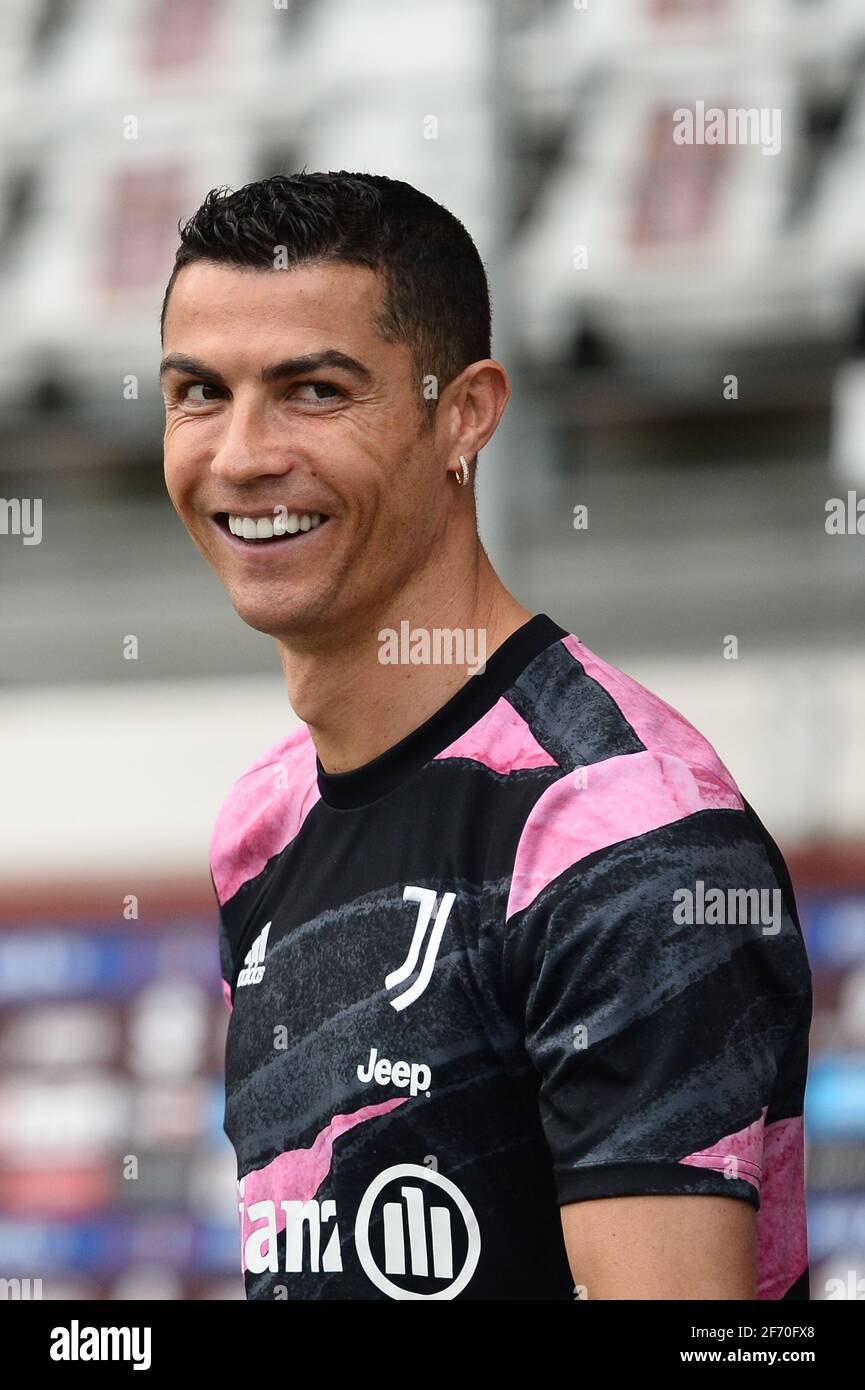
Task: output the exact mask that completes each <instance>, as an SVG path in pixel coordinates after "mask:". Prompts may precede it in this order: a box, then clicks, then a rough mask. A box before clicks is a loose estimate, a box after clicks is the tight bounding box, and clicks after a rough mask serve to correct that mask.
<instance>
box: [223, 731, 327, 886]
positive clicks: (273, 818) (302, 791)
mask: <svg viewBox="0 0 865 1390" xmlns="http://www.w3.org/2000/svg"><path fill="white" fill-rule="evenodd" d="M317 800H318V786H317V780H316V766H315V745H314V744H313V742H312V739H311V737H310V734H309V730H308V729H307V727H306V725H305V724H301V725H299V726H298V727H297V728H296V729H292V731H291V733H290V734H288V735H287V736H286V737H285V738H282V739H280V740H279V742H278V743H275V744H273V745H272V746H271V747H270V748H268V749H266V750H265V752H263V753H262V754H261V755H260V757H258V758H257V759H256V760H255V762H254V763H252V765H251V766H250V767H248V768H247V769H246V771H245V772H244V773H242V774H241V776H240V777H238V778H237V779H236V781H235V782H233V783H232V785H231V787H230V789H229V791H228V794H227V796H226V797H225V798H224V800H223V802H222V804H221V806H220V808H219V811H218V812H217V815H216V820H215V822H214V826H213V833H212V835H211V839H210V868H211V873H212V874H213V882H214V886H215V888H216V894H217V898H218V899H219V902H220V903H225V902H226V901H227V900H228V899H229V898H231V897H233V896H234V894H235V893H236V892H237V890H238V888H240V887H241V886H242V884H243V883H245V882H247V881H248V880H249V879H250V878H253V877H255V876H256V874H258V873H260V872H261V870H262V869H263V868H264V866H265V864H266V863H267V861H268V860H269V859H270V858H272V856H273V855H274V854H277V853H278V852H279V851H280V850H281V849H283V848H284V847H285V845H286V844H288V843H289V842H290V841H291V840H292V839H293V838H294V837H295V835H296V834H297V832H298V830H299V829H300V827H301V825H302V824H303V821H304V819H305V817H306V815H307V814H308V812H309V810H310V809H311V808H312V806H313V805H314V804H315V802H316V801H317Z"/></svg>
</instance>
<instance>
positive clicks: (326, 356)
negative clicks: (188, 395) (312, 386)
mask: <svg viewBox="0 0 865 1390" xmlns="http://www.w3.org/2000/svg"><path fill="white" fill-rule="evenodd" d="M322 367H336V368H338V369H339V370H340V371H343V372H348V373H349V374H350V375H351V376H354V377H356V378H357V380H358V381H359V382H360V383H361V384H363V385H365V386H369V385H370V384H371V382H372V379H373V378H372V372H371V371H370V370H369V368H368V367H365V366H364V365H363V363H362V362H358V361H357V359H356V358H355V357H349V355H348V354H347V353H345V352H340V351H339V350H338V349H337V348H325V349H324V350H323V351H322V352H308V353H306V355H305V356H303V357H287V358H285V360H284V361H283V362H275V363H274V364H273V365H272V366H270V367H265V368H263V370H262V372H261V380H262V381H263V382H264V383H265V384H268V385H269V384H271V383H273V382H275V381H285V380H286V379H287V378H288V377H297V376H304V375H305V374H306V373H307V372H317V371H319V370H320V369H321V368H322ZM166 372H185V373H186V374H187V375H188V376H196V377H199V378H200V380H201V381H209V382H212V383H213V384H214V385H218V386H223V385H224V384H225V383H224V381H223V379H222V377H221V376H220V374H219V372H217V371H214V369H213V368H212V367H208V366H207V365H206V364H205V363H204V362H196V360H195V358H194V357H186V356H184V354H183V353H181V352H170V353H169V354H168V356H167V357H163V359H162V361H161V363H160V364H159V375H160V377H163V376H165V374H166Z"/></svg>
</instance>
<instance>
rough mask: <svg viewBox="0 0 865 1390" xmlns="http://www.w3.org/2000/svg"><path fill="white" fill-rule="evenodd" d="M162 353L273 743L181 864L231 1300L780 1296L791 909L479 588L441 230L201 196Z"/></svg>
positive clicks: (390, 208)
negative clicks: (223, 1158) (232, 1189)
mask: <svg viewBox="0 0 865 1390" xmlns="http://www.w3.org/2000/svg"><path fill="white" fill-rule="evenodd" d="M163 326H164V334H163V346H164V351H165V357H164V360H163V364H162V377H163V386H164V393H165V401H166V431H165V470H166V480H167V485H168V489H169V492H170V495H171V498H172V501H173V503H174V506H175V507H176V509H177V511H178V513H179V515H180V517H181V519H182V520H183V522H184V523H185V525H186V527H187V528H188V530H189V532H190V534H191V536H192V538H193V540H194V542H195V544H196V545H197V546H198V548H199V550H200V551H201V553H202V554H203V556H204V558H205V559H206V560H207V562H208V563H209V564H210V565H211V566H212V568H213V569H214V571H215V572H216V574H217V576H218V577H219V578H220V580H221V581H222V582H223V584H224V585H225V587H226V589H227V590H228V593H229V596H230V598H231V601H232V603H233V605H234V607H235V609H236V610H237V612H238V613H239V615H240V616H241V617H242V618H243V620H244V621H245V622H246V623H248V624H249V625H250V626H251V627H254V628H256V629H257V630H259V631H261V632H265V633H268V634H269V635H270V636H272V637H273V638H274V640H275V642H276V645H277V650H278V652H279V655H280V659H281V663H282V667H283V670H284V673H285V680H286V686H287V689H288V695H289V699H290V702H291V705H292V707H293V709H294V711H295V712H296V714H297V715H298V716H299V718H300V719H301V720H302V721H303V724H302V726H301V727H300V728H299V729H294V730H293V731H292V732H291V733H289V734H288V736H287V737H285V738H284V739H282V740H281V741H280V742H279V743H278V744H277V745H276V746H275V747H274V748H271V749H269V750H267V751H266V752H263V754H262V756H261V757H260V758H259V759H258V761H257V762H256V763H255V764H254V765H253V766H252V767H251V768H250V769H249V770H248V771H247V772H246V773H245V774H244V775H243V776H242V777H240V778H239V780H238V781H237V782H236V783H235V785H234V786H233V787H232V788H231V790H230V792H229V793H228V796H227V799H226V801H225V803H224V805H223V807H222V809H221V811H220V813H219V816H218V818H217V822H216V827H215V830H214V835H213V842H212V847H211V871H212V877H213V882H214V887H215V891H216V895H217V899H218V903H219V909H220V924H221V930H220V942H221V960H222V972H223V977H224V985H225V992H226V996H227V1000H228V1003H229V1006H230V1007H231V1008H232V1014H231V1018H230V1023H229V1029H228V1038H227V1047H226V1111H225V1128H226V1132H227V1134H228V1136H229V1137H230V1139H231V1141H232V1143H233V1145H234V1147H235V1150H236V1153H237V1162H238V1193H239V1199H238V1207H239V1215H240V1226H241V1250H242V1265H243V1269H244V1277H245V1285H246V1293H247V1297H248V1298H251V1299H262V1298H278V1299H279V1298H286V1299H377V1298H393V1299H414V1298H439V1299H452V1298H469V1299H479V1298H481V1299H573V1298H574V1297H575V1296H577V1297H589V1298H598V1299H619V1298H621V1299H679V1298H685V1299H710V1298H723V1299H750V1298H755V1297H758V1298H764V1299H781V1298H785V1297H793V1298H807V1297H808V1274H807V1249H806V1237H805V1218H804V1202H803V1175H802V1152H803V1137H802V1101H803V1090H804V1083H805V1071H806V1062H807V1040H808V1025H809V1020H810V1013H811V995H810V977H809V971H808V964H807V959H806V955H805V951H804V947H803V944H802V936H801V931H800V927H799V923H798V918H797V915H796V906H795V903H794V899H793V893H792V889H791V886H790V880H789V877H788V874H787V871H786V868H785V866H784V863H783V860H782V858H781V856H780V853H779V851H778V849H777V847H776V846H775V844H774V842H773V841H772V840H771V839H770V837H769V835H768V834H767V832H766V831H765V830H764V829H763V827H762V825H761V823H760V822H759V820H758V819H757V817H756V815H755V814H754V812H753V811H752V809H751V807H750V806H749V805H748V804H747V802H746V801H745V800H744V798H743V796H742V794H741V793H740V791H739V789H738V788H737V786H736V783H735V782H734V780H733V778H732V776H731V775H730V773H729V772H728V770H727V769H726V768H725V767H724V765H723V764H722V763H721V762H720V760H719V758H718V756H717V754H716V753H715V751H714V749H713V748H712V747H711V746H710V744H709V743H708V742H707V741H706V740H705V739H704V738H703V737H702V736H701V735H700V734H699V733H698V732H697V730H696V729H694V728H693V727H692V726H691V725H690V724H689V723H688V722H687V721H686V720H685V719H684V718H683V717H682V716H681V715H679V714H678V713H677V712H676V711H675V710H673V709H672V708H671V707H670V706H669V705H667V704H665V703H664V702H663V701H662V700H660V699H658V698H657V697H656V696H654V695H653V694H651V693H650V692H649V691H648V690H646V689H645V688H644V687H642V686H641V685H639V684H638V683H637V682H636V681H634V680H632V679H630V678H629V677H628V676H626V675H625V674H623V673H622V672H621V671H618V670H616V669H615V668H614V667H613V666H611V665H609V664H608V663H606V662H604V661H603V660H602V659H601V658H600V657H598V656H596V655H595V654H594V653H593V652H592V651H591V650H590V649H589V648H588V647H587V646H585V645H584V644H583V643H582V642H581V641H580V639H579V638H578V637H577V636H576V635H574V634H570V633H568V632H567V630H566V629H564V628H562V627H560V626H559V625H558V624H557V623H555V622H554V621H553V620H552V619H551V618H550V617H548V616H547V615H546V614H535V615H533V614H532V613H531V612H530V610H529V609H527V608H525V607H524V606H523V605H522V604H521V603H519V601H518V600H517V599H516V598H514V597H513V596H512V595H511V594H510V593H509V592H508V591H507V590H506V589H505V587H504V586H503V584H502V583H501V582H500V580H499V579H498V577H497V576H496V574H495V572H494V571H493V569H492V566H491V565H490V562H489V559H488V558H487V555H486V553H485V552H484V550H483V547H482V546H481V543H480V541H479V538H478V535H477V529H476V518H475V506H474V495H473V479H474V472H475V468H476V464H477V458H478V455H479V453H480V451H481V450H482V449H483V447H484V446H485V445H486V444H487V443H488V441H489V440H490V439H491V437H492V435H493V433H494V432H495V429H496V426H497V425H498V422H499V419H500V418H501V415H502V412H503V411H504V409H505V406H506V403H507V399H508V394H509V386H508V379H507V376H506V373H505V370H504V368H503V367H502V366H501V365H500V364H499V363H498V362H496V361H495V360H493V359H492V358H491V356H490V308H489V298H488V290H487V283H486V277H485V274H484V269H483V265H482V263H481V261H480V258H479V256H478V253H477V251H476V249H475V247H474V245H473V243H472V241H471V238H470V237H469V236H468V234H467V232H466V230H465V228H464V227H463V226H462V225H461V224H460V223H459V222H458V221H457V220H456V219H455V218H454V217H453V216H452V215H451V214H450V213H448V212H447V211H446V210H445V209H444V208H443V207H440V206H439V205H438V204H436V203H434V202H432V201H431V200H430V199H429V198H427V197H425V196H424V195H422V194H420V193H419V192H417V191H416V190H415V189H413V188H411V187H410V186H409V185H407V184H404V183H400V182H397V181H393V180H390V179H387V178H384V177H377V176H376V177H373V176H370V175H360V174H348V173H345V172H341V173H338V174H324V173H313V174H301V175H297V176H292V177H275V178H272V179H267V180H264V181H263V182H260V183H255V184H251V185H249V186H247V187H246V188H243V189H241V190H240V191H238V192H236V193H227V192H224V191H214V192H213V193H211V194H210V195H209V196H208V198H207V199H206V200H205V203H204V205H203V206H202V207H201V208H200V209H199V211H198V212H197V213H196V214H195V215H194V216H193V217H192V219H191V220H190V222H189V223H188V224H187V225H186V227H185V228H184V229H183V232H182V241H181V246H180V249H179V251H178V255H177V261H176V265H175V270H174V273H173V275H172V278H171V281H170V282H169V286H168V290H167V292H166V302H165V305H164V308H163ZM454 652H456V653H457V656H458V657H459V658H460V659H459V660H457V659H448V658H449V656H450V657H453V653H454ZM467 658H468V659H467ZM238 717H239V718H244V719H247V718H252V719H254V718H255V711H254V710H239V711H238Z"/></svg>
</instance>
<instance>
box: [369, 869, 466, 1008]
mask: <svg viewBox="0 0 865 1390" xmlns="http://www.w3.org/2000/svg"><path fill="white" fill-rule="evenodd" d="M402 896H403V902H407V903H417V904H418V914H417V924H416V926H415V929H414V935H413V936H412V939H411V946H410V947H409V952H408V955H407V956H406V958H405V960H404V961H403V963H402V965H401V966H400V967H399V969H398V970H392V971H391V972H390V974H389V975H387V976H386V977H385V982H384V983H385V989H393V987H394V985H400V984H402V982H403V980H407V979H408V977H409V975H411V974H413V973H414V971H415V969H416V967H417V963H418V959H419V958H420V950H421V945H422V944H423V939H424V937H425V936H426V931H427V927H428V926H429V924H430V919H431V917H432V915H433V909H434V908H435V906H436V901H437V899H438V894H437V893H436V891H435V889H434V888H417V887H415V886H414V884H408V885H407V886H406V887H405V888H404V889H403V895H402ZM455 899H456V893H445V895H444V897H443V898H442V900H441V903H440V904H439V908H438V911H437V912H436V916H435V921H434V922H433V925H432V931H431V932H430V936H429V940H428V941H427V946H426V951H425V953H424V958H423V965H422V966H421V969H420V973H419V975H418V977H417V979H416V980H415V982H414V984H412V985H409V987H408V989H405V990H403V992H402V993H401V994H398V995H397V997H396V998H395V999H391V1000H390V1003H391V1004H392V1005H393V1007H394V1008H395V1009H407V1008H408V1006H409V1004H413V1003H414V1001H415V1000H416V999H417V998H419V997H420V995H421V994H423V992H424V990H425V989H426V987H427V985H428V984H429V982H430V979H431V978H432V973H433V966H434V965H435V963H436V956H437V955H438V949H439V945H440V943H441V939H442V933H443V932H444V929H445V926H446V924H447V920H448V916H449V914H450V910H451V908H452V907H453V905H454V901H455Z"/></svg>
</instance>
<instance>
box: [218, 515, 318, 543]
mask: <svg viewBox="0 0 865 1390" xmlns="http://www.w3.org/2000/svg"><path fill="white" fill-rule="evenodd" d="M213 519H214V521H215V522H216V524H217V526H219V527H220V529H221V530H223V531H225V532H226V533H227V534H229V535H231V536H232V537H233V538H234V539H235V540H238V541H246V542H247V543H248V544H249V545H253V546H254V545H272V544H273V543H274V542H276V541H291V540H297V539H300V537H302V536H306V535H309V533H310V532H311V531H317V530H318V529H319V528H320V527H321V526H324V524H325V523H326V522H327V521H329V520H330V517H328V516H326V515H325V514H324V512H287V513H285V514H282V513H280V514H279V515H272V516H271V515H268V516H259V517H252V516H244V515H243V514H242V513H238V514H236V513H234V512H230V513H229V512H217V513H216V514H215V516H214V518H213Z"/></svg>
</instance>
